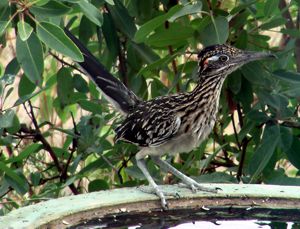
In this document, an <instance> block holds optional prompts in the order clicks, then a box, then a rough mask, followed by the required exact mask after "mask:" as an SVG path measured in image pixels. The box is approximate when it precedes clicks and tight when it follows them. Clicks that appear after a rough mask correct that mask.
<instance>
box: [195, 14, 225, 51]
mask: <svg viewBox="0 0 300 229" xmlns="http://www.w3.org/2000/svg"><path fill="white" fill-rule="evenodd" d="M211 19H212V20H211V23H210V24H209V25H208V26H206V27H205V28H204V29H203V31H201V32H200V35H201V37H202V38H203V40H202V43H203V44H204V45H205V46H208V45H213V44H224V43H225V42H226V41H227V38H228V35H229V24H228V21H227V19H226V17H224V16H218V17H216V18H215V19H214V18H211Z"/></svg>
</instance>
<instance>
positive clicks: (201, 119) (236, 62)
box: [65, 29, 275, 209]
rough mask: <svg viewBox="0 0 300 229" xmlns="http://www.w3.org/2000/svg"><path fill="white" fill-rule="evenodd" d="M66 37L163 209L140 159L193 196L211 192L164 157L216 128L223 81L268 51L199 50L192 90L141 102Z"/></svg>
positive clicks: (185, 148)
mask: <svg viewBox="0 0 300 229" xmlns="http://www.w3.org/2000/svg"><path fill="white" fill-rule="evenodd" d="M65 33H66V34H67V36H68V37H69V38H70V39H71V40H72V41H73V42H74V43H75V44H76V45H77V47H78V48H79V49H80V51H81V52H82V54H83V56H84V61H83V62H78V64H79V66H81V68H82V69H83V70H84V71H85V72H86V73H87V74H88V75H89V76H90V78H91V79H92V80H93V81H94V82H95V83H96V85H97V86H98V88H99V89H100V91H102V93H103V95H104V97H105V98H106V99H107V100H108V101H109V102H110V103H111V104H112V105H113V106H114V107H115V108H116V110H117V111H119V112H120V113H121V114H123V116H124V120H123V122H122V123H121V124H120V125H119V126H118V127H117V128H116V129H115V133H116V135H115V141H116V142H117V141H124V142H128V143H131V144H135V145H137V146H138V147H139V151H138V152H137V154H136V155H135V159H136V163H137V166H138V167H139V169H140V170H141V171H142V173H143V174H144V176H145V178H146V179H147V180H148V182H149V186H150V192H151V193H153V194H156V195H157V196H158V197H159V198H160V201H161V206H162V208H163V209H168V203H167V201H166V197H165V196H166V194H165V193H164V192H163V191H162V190H161V188H160V186H158V185H157V184H156V182H155V181H154V179H153V178H152V176H151V175H150V173H149V171H148V169H147V166H146V163H145V159H146V158H147V157H150V158H151V159H152V160H153V162H154V163H155V164H157V165H158V166H159V167H160V169H161V170H163V171H165V172H170V173H171V174H173V175H174V176H176V177H177V178H179V179H180V180H181V181H182V182H183V183H184V184H185V185H186V186H187V187H188V188H190V189H191V190H192V191H193V192H195V191H198V190H200V191H205V192H213V193H216V192H217V191H218V188H211V187H206V186H205V187H204V186H203V185H201V184H199V183H198V182H196V181H195V180H193V179H192V178H190V177H188V176H186V175H185V174H183V173H182V172H180V171H179V170H177V169H176V168H174V167H173V166H172V165H170V164H169V163H168V162H166V161H164V160H162V159H161V157H162V156H163V155H166V154H168V155H174V154H177V153H183V152H190V151H192V150H193V149H194V148H196V147H197V146H199V145H200V144H201V142H202V141H203V140H204V139H206V138H207V137H208V135H209V133H210V132H211V130H212V128H213V127H214V125H215V122H216V117H217V113H218V107H219V99H220V94H221V89H222V85H223V83H224V80H225V79H226V77H227V76H228V75H229V74H230V73H232V72H233V71H235V70H237V69H238V68H240V67H241V66H243V65H244V64H247V63H249V62H251V61H255V60H261V59H265V58H268V57H275V56H274V55H273V54H271V53H269V52H255V51H246V50H241V49H238V48H235V47H233V46H231V45H228V44H216V45H211V46H208V47H205V48H203V49H202V50H201V51H199V52H198V55H197V58H198V65H197V67H198V69H197V76H198V82H197V84H196V86H195V88H194V89H193V90H191V91H187V92H181V93H176V94H170V95H164V96H159V97H156V98H153V99H150V100H148V101H144V100H142V99H141V98H139V97H138V96H137V95H135V94H134V92H133V91H132V90H130V89H129V88H127V87H126V86H125V85H124V84H123V83H122V82H121V81H119V80H118V79H117V78H115V77H114V76H113V75H112V74H111V73H110V72H108V71H107V70H106V69H105V67H104V66H103V65H102V64H101V63H100V62H99V61H98V60H97V58H96V57H95V56H94V55H93V54H92V53H91V52H90V51H89V50H88V49H87V48H86V47H85V46H84V45H83V44H82V43H81V42H80V40H79V39H78V38H76V37H75V36H74V35H73V34H72V33H71V32H70V31H69V30H68V29H65Z"/></svg>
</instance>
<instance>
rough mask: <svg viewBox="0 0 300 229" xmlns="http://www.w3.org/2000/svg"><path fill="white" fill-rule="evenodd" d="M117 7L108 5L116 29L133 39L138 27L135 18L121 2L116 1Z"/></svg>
mask: <svg viewBox="0 0 300 229" xmlns="http://www.w3.org/2000/svg"><path fill="white" fill-rule="evenodd" d="M114 3H115V5H114V6H112V5H107V7H108V9H109V12H110V13H111V16H112V18H113V20H114V23H115V25H116V27H117V28H118V29H119V30H120V31H121V32H123V33H124V34H125V35H126V36H127V37H128V38H130V39H133V37H134V34H135V32H136V26H135V23H134V20H133V18H132V17H131V16H130V15H129V12H128V10H127V9H126V8H125V7H124V5H123V4H122V2H121V1H120V0H114Z"/></svg>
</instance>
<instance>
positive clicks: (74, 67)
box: [49, 51, 86, 75]
mask: <svg viewBox="0 0 300 229" xmlns="http://www.w3.org/2000/svg"><path fill="white" fill-rule="evenodd" d="M49 53H50V55H51V56H53V57H54V58H55V59H56V60H58V61H59V62H60V63H62V64H63V65H67V66H69V67H71V68H73V69H75V70H77V71H79V72H80V73H82V74H84V75H85V74H86V73H85V72H84V71H82V70H81V69H80V68H77V67H76V66H75V65H72V64H70V63H68V62H66V61H64V60H63V59H61V58H60V57H59V56H57V55H56V54H54V53H53V52H51V51H49Z"/></svg>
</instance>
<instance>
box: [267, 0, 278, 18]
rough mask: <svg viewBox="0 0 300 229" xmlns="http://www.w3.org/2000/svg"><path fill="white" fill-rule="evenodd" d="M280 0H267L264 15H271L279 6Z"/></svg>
mask: <svg viewBox="0 0 300 229" xmlns="http://www.w3.org/2000/svg"><path fill="white" fill-rule="evenodd" d="M278 3H279V0H267V1H266V3H265V7H264V16H265V17H269V16H270V15H271V14H272V13H274V11H275V9H277V8H278Z"/></svg>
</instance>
